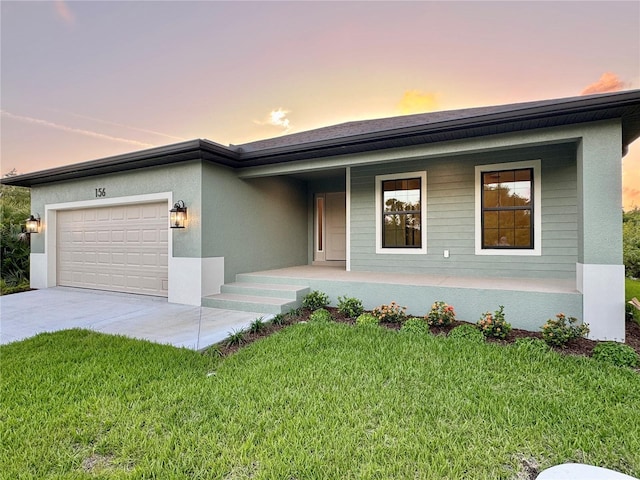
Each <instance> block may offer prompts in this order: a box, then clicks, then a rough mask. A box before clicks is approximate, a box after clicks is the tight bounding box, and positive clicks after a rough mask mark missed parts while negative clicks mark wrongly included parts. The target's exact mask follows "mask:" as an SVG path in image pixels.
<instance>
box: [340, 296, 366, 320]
mask: <svg viewBox="0 0 640 480" xmlns="http://www.w3.org/2000/svg"><path fill="white" fill-rule="evenodd" d="M363 310H364V307H363V306H362V302H361V301H360V300H358V299H357V298H353V297H338V311H339V312H340V313H342V314H343V315H346V316H347V317H349V318H355V317H357V316H358V315H360V314H361V313H362V312H363Z"/></svg>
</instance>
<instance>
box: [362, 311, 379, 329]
mask: <svg viewBox="0 0 640 480" xmlns="http://www.w3.org/2000/svg"><path fill="white" fill-rule="evenodd" d="M379 323H380V320H378V318H377V317H374V316H373V315H371V314H370V313H363V314H362V315H360V316H359V317H358V318H356V325H358V326H364V327H371V326H374V327H377V326H378V324H379Z"/></svg>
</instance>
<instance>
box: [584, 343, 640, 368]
mask: <svg viewBox="0 0 640 480" xmlns="http://www.w3.org/2000/svg"><path fill="white" fill-rule="evenodd" d="M593 358H594V359H596V360H600V361H603V362H607V363H611V364H613V365H616V366H618V367H632V368H634V367H637V366H639V365H640V357H639V356H638V353H637V352H636V351H635V350H634V349H633V348H631V347H630V346H629V345H625V344H623V343H617V342H602V343H598V345H596V346H595V348H594V349H593Z"/></svg>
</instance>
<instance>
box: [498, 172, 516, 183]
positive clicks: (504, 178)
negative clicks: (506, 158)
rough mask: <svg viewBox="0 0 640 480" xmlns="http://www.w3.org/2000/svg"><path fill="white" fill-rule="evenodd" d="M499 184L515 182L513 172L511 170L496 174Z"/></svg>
mask: <svg viewBox="0 0 640 480" xmlns="http://www.w3.org/2000/svg"><path fill="white" fill-rule="evenodd" d="M498 176H499V178H500V183H508V182H513V181H515V178H516V177H515V172H514V171H513V170H504V171H502V172H500V173H499V174H498Z"/></svg>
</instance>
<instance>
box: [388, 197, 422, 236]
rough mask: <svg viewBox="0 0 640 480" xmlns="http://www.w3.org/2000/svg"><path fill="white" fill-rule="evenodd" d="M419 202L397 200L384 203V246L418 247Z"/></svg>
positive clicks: (419, 229)
mask: <svg viewBox="0 0 640 480" xmlns="http://www.w3.org/2000/svg"><path fill="white" fill-rule="evenodd" d="M420 213H421V212H420V202H415V203H412V202H403V201H402V200H398V199H397V198H388V199H387V200H386V201H385V211H384V214H383V215H384V224H385V227H384V230H385V232H384V233H385V237H384V246H385V247H420V246H421V215H420Z"/></svg>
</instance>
